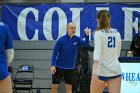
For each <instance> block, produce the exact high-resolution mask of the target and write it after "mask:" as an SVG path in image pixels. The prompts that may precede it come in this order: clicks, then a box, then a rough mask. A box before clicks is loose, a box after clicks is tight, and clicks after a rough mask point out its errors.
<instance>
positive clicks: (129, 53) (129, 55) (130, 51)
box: [125, 50, 133, 57]
mask: <svg viewBox="0 0 140 93" xmlns="http://www.w3.org/2000/svg"><path fill="white" fill-rule="evenodd" d="M125 56H126V57H133V51H132V50H128V51H127V52H126V54H125Z"/></svg>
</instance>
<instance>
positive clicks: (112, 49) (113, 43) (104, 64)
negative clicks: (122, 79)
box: [93, 29, 121, 77]
mask: <svg viewBox="0 0 140 93" xmlns="http://www.w3.org/2000/svg"><path fill="white" fill-rule="evenodd" d="M94 46H95V47H94V54H93V59H94V60H98V61H99V64H98V75H100V76H106V77H108V76H116V75H119V74H121V69H120V64H119V61H118V58H119V56H120V51H121V36H120V33H119V32H118V31H117V30H116V29H110V30H109V31H105V30H99V31H97V32H95V34H94Z"/></svg>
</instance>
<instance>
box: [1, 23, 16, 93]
mask: <svg viewBox="0 0 140 93" xmlns="http://www.w3.org/2000/svg"><path fill="white" fill-rule="evenodd" d="M13 57H14V50H13V44H12V37H11V33H10V32H9V29H8V26H7V25H6V24H4V23H2V22H0V93H12V84H11V77H10V76H9V73H8V65H10V64H11V62H12V60H13Z"/></svg>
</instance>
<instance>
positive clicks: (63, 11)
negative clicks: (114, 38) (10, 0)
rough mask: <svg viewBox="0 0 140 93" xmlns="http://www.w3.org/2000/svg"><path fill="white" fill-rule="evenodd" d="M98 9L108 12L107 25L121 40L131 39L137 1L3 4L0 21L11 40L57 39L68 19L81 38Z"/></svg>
mask: <svg viewBox="0 0 140 93" xmlns="http://www.w3.org/2000/svg"><path fill="white" fill-rule="evenodd" d="M101 9H106V10H108V11H109V12H110V15H111V27H112V28H115V29H117V30H118V31H119V32H120V33H121V37H122V40H124V41H131V40H132V38H133V36H134V35H135V34H137V33H138V23H140V4H133V5H127V4H108V3H106V4H36V5H17V4H4V5H2V21H3V22H5V23H7V24H8V25H9V27H10V30H11V32H12V34H13V38H14V40H57V39H58V38H59V37H61V36H62V35H64V34H66V25H67V23H68V22H71V21H73V22H74V23H75V24H76V35H78V36H80V37H81V38H83V37H84V29H85V28H86V27H89V28H90V29H91V32H93V31H94V30H95V28H96V26H97V22H96V13H97V11H99V10H101ZM90 40H93V37H92V34H91V36H90Z"/></svg>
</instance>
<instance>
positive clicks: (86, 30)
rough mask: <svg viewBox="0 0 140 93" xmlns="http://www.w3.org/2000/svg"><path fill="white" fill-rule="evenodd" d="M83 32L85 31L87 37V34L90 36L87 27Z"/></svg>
mask: <svg viewBox="0 0 140 93" xmlns="http://www.w3.org/2000/svg"><path fill="white" fill-rule="evenodd" d="M84 31H85V34H86V36H89V34H90V29H89V28H88V27H86V28H85V29H84Z"/></svg>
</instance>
